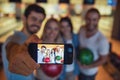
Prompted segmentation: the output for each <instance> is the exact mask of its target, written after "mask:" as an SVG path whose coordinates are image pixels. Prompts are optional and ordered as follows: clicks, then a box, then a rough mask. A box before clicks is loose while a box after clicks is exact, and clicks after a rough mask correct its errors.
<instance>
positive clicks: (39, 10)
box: [24, 4, 46, 18]
mask: <svg viewBox="0 0 120 80" xmlns="http://www.w3.org/2000/svg"><path fill="white" fill-rule="evenodd" d="M32 11H35V12H37V13H41V14H43V15H44V16H45V17H46V14H45V10H44V9H43V8H42V7H41V6H39V5H37V4H31V5H29V6H28V7H27V8H26V9H25V12H24V16H25V17H26V18H27V17H28V15H29V14H30V13H31V12H32Z"/></svg>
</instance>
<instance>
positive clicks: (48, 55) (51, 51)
mask: <svg viewBox="0 0 120 80" xmlns="http://www.w3.org/2000/svg"><path fill="white" fill-rule="evenodd" d="M47 47H48V48H47ZM37 62H38V63H40V64H45V63H54V64H55V63H56V64H57V63H58V64H63V62H64V47H60V46H59V45H56V46H55V47H52V46H50V45H46V46H45V45H43V46H41V48H38V51H37Z"/></svg>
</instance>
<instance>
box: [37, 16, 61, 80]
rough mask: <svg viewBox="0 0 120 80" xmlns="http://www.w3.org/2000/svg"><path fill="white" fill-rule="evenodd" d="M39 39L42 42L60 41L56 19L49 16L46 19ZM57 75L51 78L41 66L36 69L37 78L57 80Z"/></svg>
mask: <svg viewBox="0 0 120 80" xmlns="http://www.w3.org/2000/svg"><path fill="white" fill-rule="evenodd" d="M41 40H42V42H43V43H62V39H61V37H60V24H59V22H58V21H57V20H56V19H53V18H50V19H48V20H47V22H46V24H45V27H44V30H43V35H42V37H41ZM58 77H59V75H57V76H56V77H52V78H51V77H49V76H47V75H46V74H45V73H44V72H43V71H42V69H41V68H39V69H38V70H37V71H36V78H37V80H57V79H58Z"/></svg>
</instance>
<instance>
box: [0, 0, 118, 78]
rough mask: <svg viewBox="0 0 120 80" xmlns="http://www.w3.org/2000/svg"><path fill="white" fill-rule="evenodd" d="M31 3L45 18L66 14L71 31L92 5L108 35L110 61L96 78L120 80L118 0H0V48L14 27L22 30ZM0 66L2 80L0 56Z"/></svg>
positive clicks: (3, 76)
mask: <svg viewBox="0 0 120 80" xmlns="http://www.w3.org/2000/svg"><path fill="white" fill-rule="evenodd" d="M32 3H36V4H38V5H40V6H42V7H43V8H44V9H45V10H46V14H47V17H46V19H48V18H50V17H54V18H56V19H58V20H59V19H60V18H61V17H64V16H69V17H70V18H71V20H72V23H73V27H74V33H78V31H79V29H80V27H81V25H83V24H84V15H85V13H86V11H87V10H88V9H89V8H92V7H95V8H97V9H98V10H99V11H100V13H101V16H102V17H101V19H100V22H99V30H100V31H101V32H102V33H103V34H104V35H105V36H106V37H107V38H108V40H109V42H110V45H111V48H110V53H111V54H110V57H109V58H110V60H109V61H108V62H107V63H106V64H104V65H103V66H101V67H100V68H99V73H98V75H97V77H96V80H120V0H0V48H1V45H2V44H3V43H4V42H5V40H6V38H8V37H9V36H10V35H11V34H13V32H14V31H15V30H21V29H22V27H23V26H22V14H23V13H24V9H25V8H26V6H27V5H29V4H32ZM44 23H45V21H44ZM44 23H43V25H44ZM43 28H44V27H43V26H42V29H41V30H40V31H39V33H38V34H37V35H38V36H39V37H40V36H41V35H42V31H43ZM0 52H1V50H0ZM0 55H1V54H0ZM0 68H1V69H0V80H6V79H5V75H4V71H3V69H2V60H1V56H0Z"/></svg>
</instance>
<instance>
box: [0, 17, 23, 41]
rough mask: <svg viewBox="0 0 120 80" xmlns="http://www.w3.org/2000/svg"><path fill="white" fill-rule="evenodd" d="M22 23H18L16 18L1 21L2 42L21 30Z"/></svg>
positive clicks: (5, 18)
mask: <svg viewBox="0 0 120 80" xmlns="http://www.w3.org/2000/svg"><path fill="white" fill-rule="evenodd" d="M21 27H22V22H21V21H19V22H17V21H16V19H15V18H13V17H12V18H8V17H4V18H1V19H0V28H1V29H0V42H4V41H5V40H6V38H8V37H9V36H10V35H11V34H13V32H14V30H20V29H21Z"/></svg>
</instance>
